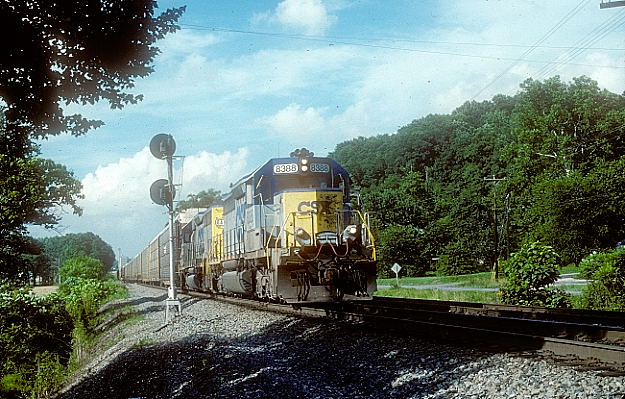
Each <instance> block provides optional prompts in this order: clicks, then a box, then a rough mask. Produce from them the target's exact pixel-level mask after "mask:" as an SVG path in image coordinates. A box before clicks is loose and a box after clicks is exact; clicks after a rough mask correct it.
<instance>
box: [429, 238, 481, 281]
mask: <svg viewBox="0 0 625 399" xmlns="http://www.w3.org/2000/svg"><path fill="white" fill-rule="evenodd" d="M443 252H444V253H445V255H442V256H441V257H440V261H439V262H438V267H437V268H436V274H438V275H439V276H456V275H460V274H470V273H476V272H478V271H480V270H479V268H478V266H477V262H476V261H475V256H474V255H473V254H472V253H471V251H470V250H469V248H468V247H467V246H465V245H462V244H461V243H458V242H451V243H449V244H447V246H445V249H443Z"/></svg>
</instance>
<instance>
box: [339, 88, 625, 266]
mask: <svg viewBox="0 0 625 399" xmlns="http://www.w3.org/2000/svg"><path fill="white" fill-rule="evenodd" d="M624 139H625V93H624V94H621V95H618V94H614V93H610V92H608V91H606V90H601V89H600V88H599V87H598V85H597V83H596V82H594V81H593V80H591V79H589V78H587V77H579V78H575V79H573V81H572V82H569V83H566V82H562V81H561V80H560V79H559V78H558V77H554V78H551V79H548V80H545V81H542V82H541V81H534V80H531V79H529V80H527V81H525V82H523V83H522V84H521V85H520V90H519V92H518V94H516V95H515V96H512V97H510V96H503V95H497V96H495V97H493V99H492V100H490V101H483V102H480V103H478V102H475V101H469V102H466V103H465V104H464V105H462V106H460V107H459V108H457V109H456V110H454V111H453V112H452V113H451V114H449V115H428V116H426V117H424V118H421V119H418V120H415V121H413V122H412V123H410V124H408V125H406V126H404V127H402V128H401V129H399V131H398V132H397V133H395V134H392V135H381V136H376V137H369V138H363V137H359V138H357V139H354V140H351V141H347V142H343V143H340V144H339V145H337V147H336V148H335V150H334V152H333V153H332V154H330V155H331V156H332V157H334V158H335V159H336V160H337V161H339V162H340V163H341V164H343V166H345V167H346V168H347V169H348V170H349V171H350V173H351V174H352V176H353V180H354V185H355V186H356V187H358V188H360V193H361V195H362V198H363V202H364V204H365V205H364V206H365V210H367V211H369V212H371V213H372V215H373V223H374V228H375V233H376V236H377V239H378V249H379V255H380V265H381V267H380V269H381V271H382V274H385V273H387V272H388V269H389V266H390V265H392V264H393V263H394V262H398V263H400V264H401V265H402V266H404V267H405V268H406V269H407V271H408V274H410V275H423V274H424V273H426V272H428V271H439V272H443V273H447V274H458V273H465V272H473V271H482V270H490V269H491V267H492V265H493V264H494V261H495V259H497V258H499V259H502V258H506V257H507V256H508V255H509V254H510V253H511V252H513V251H516V250H517V249H518V248H520V246H521V245H523V244H524V243H526V242H532V241H536V240H540V241H542V242H544V243H546V244H549V245H552V246H553V247H554V248H555V250H556V251H557V252H558V253H559V254H560V255H561V257H562V259H561V262H562V264H568V263H572V262H579V261H580V260H581V258H582V257H584V256H585V255H587V254H589V253H590V252H592V251H593V250H601V249H608V248H614V246H615V244H616V243H617V242H618V241H620V240H623V239H625V190H624V189H623V187H625V151H624V150H625V142H624V141H625V140H624ZM495 226H497V227H496V230H495Z"/></svg>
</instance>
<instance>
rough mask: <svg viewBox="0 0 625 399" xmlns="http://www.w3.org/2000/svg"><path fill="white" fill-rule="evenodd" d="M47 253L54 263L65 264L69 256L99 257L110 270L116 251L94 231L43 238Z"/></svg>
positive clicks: (42, 241) (106, 268) (107, 269)
mask: <svg viewBox="0 0 625 399" xmlns="http://www.w3.org/2000/svg"><path fill="white" fill-rule="evenodd" d="M41 243H42V244H43V247H44V251H45V253H46V255H47V256H48V257H49V258H50V259H51V260H52V263H53V264H56V265H63V264H64V263H65V261H66V260H67V259H69V258H72V257H75V256H78V255H86V256H90V257H92V258H95V259H98V260H100V261H101V262H102V264H103V265H104V268H103V270H104V271H109V270H111V267H112V266H113V264H114V263H115V252H113V248H111V246H110V245H109V244H108V243H106V242H105V241H104V240H102V238H100V236H98V235H97V234H94V233H91V232H89V233H77V234H65V235H64V236H60V237H58V236H57V237H47V238H42V239H41Z"/></svg>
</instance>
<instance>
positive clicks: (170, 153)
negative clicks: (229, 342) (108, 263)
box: [150, 134, 182, 321]
mask: <svg viewBox="0 0 625 399" xmlns="http://www.w3.org/2000/svg"><path fill="white" fill-rule="evenodd" d="M150 152H151V153H152V155H154V157H156V158H158V159H164V160H166V161H167V179H159V180H157V181H155V182H154V183H152V186H151V187H150V198H152V201H154V203H156V204H157V205H164V206H167V209H168V211H169V288H168V289H167V299H166V300H165V321H167V320H168V319H169V308H170V307H172V306H173V307H174V309H176V310H177V311H178V313H181V312H182V305H181V304H180V301H179V300H178V297H177V295H176V270H175V264H174V260H175V258H174V253H175V252H174V245H175V237H174V197H175V196H176V189H175V187H174V172H173V157H174V152H176V142H175V141H174V138H173V137H172V136H171V135H170V134H157V135H156V136H154V137H153V138H152V140H151V141H150Z"/></svg>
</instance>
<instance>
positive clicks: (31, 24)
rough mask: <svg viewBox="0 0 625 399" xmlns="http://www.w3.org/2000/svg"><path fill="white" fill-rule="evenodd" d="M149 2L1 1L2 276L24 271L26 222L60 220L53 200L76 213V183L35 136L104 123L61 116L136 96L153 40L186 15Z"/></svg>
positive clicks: (17, 276)
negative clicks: (42, 151)
mask: <svg viewBox="0 0 625 399" xmlns="http://www.w3.org/2000/svg"><path fill="white" fill-rule="evenodd" d="M156 7H157V5H156V2H155V1H151V0H124V1H114V2H106V3H103V2H101V1H98V0H85V1H81V2H78V3H70V2H62V3H53V2H48V1H42V0H34V1H29V2H14V1H1V2H0V33H1V34H3V35H4V37H12V38H13V39H12V40H7V41H5V42H4V43H3V46H2V57H1V58H0V88H2V90H0V133H1V134H0V282H2V281H9V280H13V281H16V280H17V281H22V282H23V281H26V280H28V278H30V277H31V274H30V271H29V270H27V269H28V266H29V265H28V264H27V262H24V259H23V258H22V254H23V252H22V247H23V246H24V245H26V244H25V243H24V241H25V240H28V239H27V238H26V226H27V225H28V224H37V225H42V226H45V227H51V226H52V225H54V224H56V223H58V221H59V219H60V217H59V215H58V214H57V213H56V212H58V209H59V207H58V205H67V206H69V207H70V208H72V210H73V211H74V213H77V214H80V208H79V207H78V206H77V200H78V199H79V198H80V194H79V193H80V189H81V185H80V182H79V181H78V180H76V179H75V178H74V176H73V174H72V173H71V172H69V171H68V170H67V169H66V168H65V167H64V166H62V165H58V164H56V163H54V162H53V161H50V160H44V159H39V158H37V154H38V147H37V144H35V140H38V139H43V138H47V137H48V136H50V135H57V134H60V133H62V132H68V133H71V134H73V135H77V136H78V135H82V134H85V133H86V132H87V131H88V130H89V129H92V128H96V127H98V126H101V125H102V122H101V121H95V120H88V119H86V118H84V117H82V115H80V114H73V115H66V114H65V113H64V110H66V109H67V107H66V105H69V104H88V103H89V104H94V103H96V102H98V101H100V100H105V101H107V102H108V103H109V104H110V106H111V107H112V108H122V107H124V106H125V105H127V104H133V103H136V102H137V101H139V100H140V99H141V98H142V96H141V95H135V94H130V93H129V92H128V91H129V89H132V87H133V86H134V82H135V80H136V79H137V78H139V77H144V76H147V75H148V74H150V73H151V72H152V66H151V63H152V61H153V59H154V57H155V56H156V55H157V54H158V51H159V50H158V48H156V47H155V46H154V44H155V43H156V41H157V40H159V39H162V38H163V37H164V36H165V35H166V34H168V33H171V32H174V31H176V30H177V29H178V27H177V26H176V21H177V20H178V18H179V17H180V16H181V15H182V13H183V11H184V7H181V8H178V9H173V10H167V11H165V12H163V13H162V14H161V15H158V16H155V15H154V14H155V9H156ZM60 33H62V35H61V34H60ZM16 82H19V84H16ZM24 82H26V83H24ZM70 108H71V107H70ZM105 264H106V263H105ZM109 267H110V266H109Z"/></svg>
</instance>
